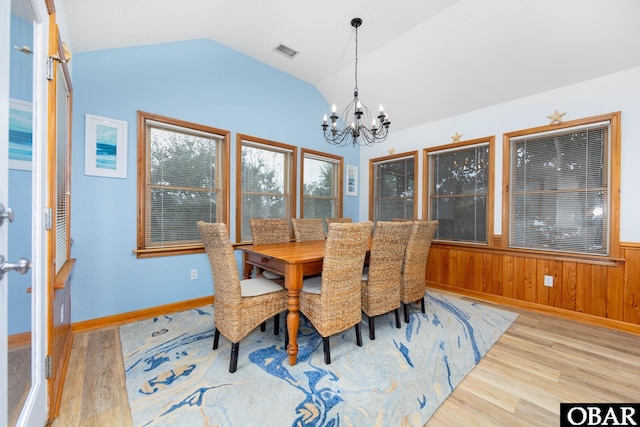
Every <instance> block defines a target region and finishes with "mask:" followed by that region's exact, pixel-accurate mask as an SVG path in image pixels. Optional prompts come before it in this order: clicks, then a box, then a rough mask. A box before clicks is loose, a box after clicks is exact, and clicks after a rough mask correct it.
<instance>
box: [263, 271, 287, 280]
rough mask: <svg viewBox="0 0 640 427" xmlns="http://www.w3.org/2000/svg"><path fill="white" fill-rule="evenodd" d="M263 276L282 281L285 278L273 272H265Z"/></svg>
mask: <svg viewBox="0 0 640 427" xmlns="http://www.w3.org/2000/svg"><path fill="white" fill-rule="evenodd" d="M262 275H263V276H264V277H265V278H267V279H282V278H283V277H284V276H283V275H282V274H278V273H274V272H273V271H269V270H264V271H263V272H262Z"/></svg>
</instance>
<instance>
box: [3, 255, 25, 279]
mask: <svg viewBox="0 0 640 427" xmlns="http://www.w3.org/2000/svg"><path fill="white" fill-rule="evenodd" d="M30 268H31V261H29V260H28V259H26V258H24V257H23V258H20V259H19V260H18V262H5V260H4V256H2V255H0V279H2V277H4V273H6V272H7V271H11V270H13V271H17V272H18V274H27V271H29V269H30Z"/></svg>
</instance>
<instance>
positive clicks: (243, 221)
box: [236, 134, 297, 242]
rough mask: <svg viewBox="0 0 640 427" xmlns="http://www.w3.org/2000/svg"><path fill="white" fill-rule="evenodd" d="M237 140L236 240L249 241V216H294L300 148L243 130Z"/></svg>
mask: <svg viewBox="0 0 640 427" xmlns="http://www.w3.org/2000/svg"><path fill="white" fill-rule="evenodd" d="M236 144H237V155H236V162H237V166H236V171H237V174H236V180H237V181H236V191H237V196H236V200H237V201H236V209H237V211H238V213H237V219H236V240H237V241H239V242H249V241H251V228H250V227H249V219H251V218H291V217H292V216H295V212H296V208H295V206H296V197H295V188H296V178H295V176H296V175H295V173H296V156H297V148H296V147H294V146H292V145H286V144H282V143H279V142H274V141H268V140H265V139H260V138H255V137H251V136H247V135H241V134H238V135H237V143H236Z"/></svg>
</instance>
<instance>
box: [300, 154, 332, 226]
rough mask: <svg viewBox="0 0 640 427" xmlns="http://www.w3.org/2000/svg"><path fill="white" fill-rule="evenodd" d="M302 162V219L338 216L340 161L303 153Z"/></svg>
mask: <svg viewBox="0 0 640 427" xmlns="http://www.w3.org/2000/svg"><path fill="white" fill-rule="evenodd" d="M303 162H304V164H303V169H304V176H303V178H302V179H303V182H302V185H303V190H302V191H303V205H304V212H303V214H304V217H305V218H333V217H336V216H339V215H338V209H339V206H340V205H339V203H340V201H339V198H338V197H339V193H340V192H339V185H340V184H339V183H340V179H339V178H340V176H339V173H340V160H338V159H334V158H331V157H323V156H319V155H315V154H311V153H305V154H304V158H303Z"/></svg>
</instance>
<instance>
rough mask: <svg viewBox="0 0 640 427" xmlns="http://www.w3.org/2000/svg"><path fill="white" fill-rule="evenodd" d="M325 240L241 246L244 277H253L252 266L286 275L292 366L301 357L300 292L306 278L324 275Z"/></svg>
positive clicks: (288, 348) (290, 359)
mask: <svg viewBox="0 0 640 427" xmlns="http://www.w3.org/2000/svg"><path fill="white" fill-rule="evenodd" d="M324 246H325V240H314V241H309V242H289V243H276V244H270V245H248V246H238V247H237V249H238V250H241V251H242V260H243V263H242V264H243V276H244V278H245V279H249V278H251V273H252V271H253V267H254V266H256V267H259V268H261V269H264V270H269V271H272V272H274V273H278V274H281V275H283V276H284V283H285V288H287V291H288V295H289V302H288V309H289V313H288V314H287V330H288V332H289V346H288V347H287V354H288V355H289V364H290V365H292V366H293V365H295V364H296V361H297V358H298V340H297V338H298V329H299V327H300V314H299V309H300V289H302V280H303V278H304V276H310V275H315V274H320V273H322V260H323V259H324Z"/></svg>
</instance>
